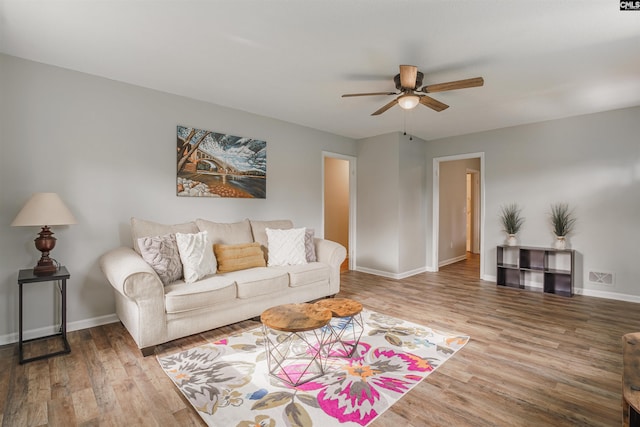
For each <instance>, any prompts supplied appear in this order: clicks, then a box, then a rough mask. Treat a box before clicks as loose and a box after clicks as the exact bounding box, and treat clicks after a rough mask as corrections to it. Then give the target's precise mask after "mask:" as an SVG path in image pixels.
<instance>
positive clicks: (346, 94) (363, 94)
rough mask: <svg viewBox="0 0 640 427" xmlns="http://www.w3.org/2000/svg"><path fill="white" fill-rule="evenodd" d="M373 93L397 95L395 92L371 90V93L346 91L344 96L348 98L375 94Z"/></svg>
mask: <svg viewBox="0 0 640 427" xmlns="http://www.w3.org/2000/svg"><path fill="white" fill-rule="evenodd" d="M373 95H397V93H395V92H371V93H345V94H344V95H342V97H343V98H348V97H350V96H373Z"/></svg>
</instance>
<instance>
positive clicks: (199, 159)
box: [176, 126, 267, 199]
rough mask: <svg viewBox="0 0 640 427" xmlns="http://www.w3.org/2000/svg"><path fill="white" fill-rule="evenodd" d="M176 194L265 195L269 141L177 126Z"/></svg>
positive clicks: (258, 197)
mask: <svg viewBox="0 0 640 427" xmlns="http://www.w3.org/2000/svg"><path fill="white" fill-rule="evenodd" d="M176 184H177V195H178V196H180V197H234V198H257V199H264V198H266V193H267V143H266V141H260V140H257V139H252V138H246V137H242V136H234V135H228V134H223V133H217V132H213V131H209V130H203V129H195V128H190V127H186V126H178V129H177V181H176Z"/></svg>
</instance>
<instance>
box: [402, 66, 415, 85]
mask: <svg viewBox="0 0 640 427" xmlns="http://www.w3.org/2000/svg"><path fill="white" fill-rule="evenodd" d="M416 77H418V67H415V66H413V65H401V66H400V85H401V86H402V87H404V88H407V89H415V88H416Z"/></svg>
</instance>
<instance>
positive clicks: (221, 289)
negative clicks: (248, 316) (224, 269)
mask: <svg viewBox="0 0 640 427" xmlns="http://www.w3.org/2000/svg"><path fill="white" fill-rule="evenodd" d="M164 296H165V297H164V298H165V309H166V311H167V313H181V312H185V311H190V310H197V309H199V308H204V307H212V306H215V305H216V304H220V303H224V302H227V301H232V300H234V299H236V286H235V283H234V281H233V279H231V278H228V277H224V276H209V277H207V278H205V279H202V280H198V281H197V282H195V283H184V282H182V281H179V282H176V283H173V284H171V285H168V286H165V288H164Z"/></svg>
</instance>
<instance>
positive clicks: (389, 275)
mask: <svg viewBox="0 0 640 427" xmlns="http://www.w3.org/2000/svg"><path fill="white" fill-rule="evenodd" d="M356 271H360V272H361V273H367V274H373V275H376V276H381V277H386V278H388V279H396V280H401V279H406V278H407V277H411V276H415V275H416V274H420V273H424V272H425V271H427V268H426V267H420V268H416V269H415V270H409V271H405V272H403V273H390V272H388V271H382V270H375V269H373V268H366V267H358V268H357V269H356Z"/></svg>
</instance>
